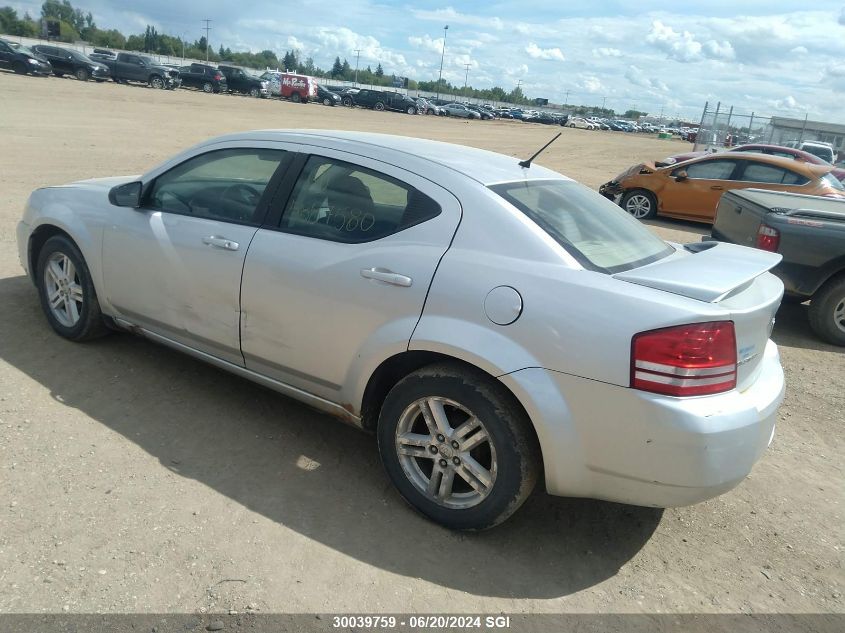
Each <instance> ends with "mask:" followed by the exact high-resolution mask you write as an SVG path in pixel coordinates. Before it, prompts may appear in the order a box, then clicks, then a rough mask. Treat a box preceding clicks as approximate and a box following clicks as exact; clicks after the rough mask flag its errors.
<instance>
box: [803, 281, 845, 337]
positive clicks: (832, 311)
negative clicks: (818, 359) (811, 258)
mask: <svg viewBox="0 0 845 633" xmlns="http://www.w3.org/2000/svg"><path fill="white" fill-rule="evenodd" d="M808 316H809V320H810V327H811V328H812V330H813V332H815V333H816V335H817V336H818V337H819V338H821V339H823V340H825V341H826V342H828V343H831V344H832V345H845V276H843V275H839V276H838V277H835V278H833V279H830V280H828V281H827V282H826V283H825V284H824V285H823V286H822V287H821V288H820V289H819V291H818V292H817V293H816V294H815V295H814V296H813V300H812V301H810V311H809V315H808Z"/></svg>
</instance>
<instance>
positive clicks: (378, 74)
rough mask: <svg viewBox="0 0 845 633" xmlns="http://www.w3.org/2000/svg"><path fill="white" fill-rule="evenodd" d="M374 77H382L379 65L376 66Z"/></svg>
mask: <svg viewBox="0 0 845 633" xmlns="http://www.w3.org/2000/svg"><path fill="white" fill-rule="evenodd" d="M376 77H384V68H382V67H381V63H379V65H378V66H376Z"/></svg>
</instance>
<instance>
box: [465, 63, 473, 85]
mask: <svg viewBox="0 0 845 633" xmlns="http://www.w3.org/2000/svg"><path fill="white" fill-rule="evenodd" d="M470 66H472V64H464V68H466V71H467V72H466V75H464V90H466V89H467V82H468V81H469V67H470Z"/></svg>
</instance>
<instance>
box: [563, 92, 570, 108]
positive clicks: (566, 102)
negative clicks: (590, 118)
mask: <svg viewBox="0 0 845 633" xmlns="http://www.w3.org/2000/svg"><path fill="white" fill-rule="evenodd" d="M567 105H569V90H567V91H566V97H564V99H563V107H564V108H565V107H566V106H567Z"/></svg>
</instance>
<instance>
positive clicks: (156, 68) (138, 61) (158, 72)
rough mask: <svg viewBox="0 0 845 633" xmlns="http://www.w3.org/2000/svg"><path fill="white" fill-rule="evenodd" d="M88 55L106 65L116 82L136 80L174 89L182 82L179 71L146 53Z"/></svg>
mask: <svg viewBox="0 0 845 633" xmlns="http://www.w3.org/2000/svg"><path fill="white" fill-rule="evenodd" d="M89 57H90V58H91V59H92V60H94V61H95V62H98V63H100V64H104V65H106V66H108V68H109V71H110V73H111V78H112V79H114V80H115V81H116V82H118V83H125V82H127V81H137V82H140V83H145V84H148V85H149V86H150V87H152V88H158V89H162V88H166V89H167V90H174V89H175V88H178V87H179V86H180V85H181V84H182V80H181V79H180V78H179V71H178V70H176V69H174V68H170V67H168V66H162V65H160V64H156V63H155V62H154V61H153V60H152V59H150V58H149V57H147V56H146V55H137V54H135V53H117V54H116V55H109V54H107V53H91V54H90V55H89Z"/></svg>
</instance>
